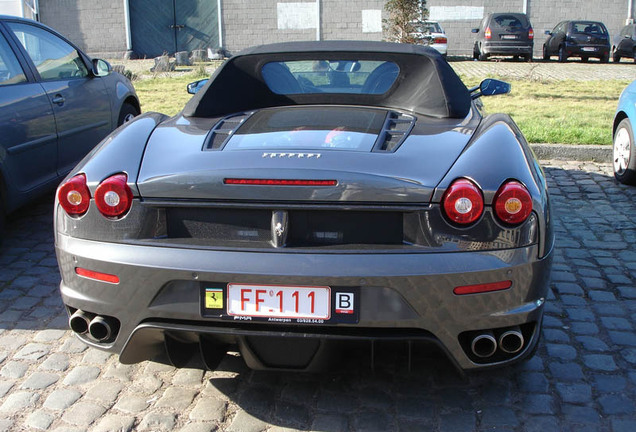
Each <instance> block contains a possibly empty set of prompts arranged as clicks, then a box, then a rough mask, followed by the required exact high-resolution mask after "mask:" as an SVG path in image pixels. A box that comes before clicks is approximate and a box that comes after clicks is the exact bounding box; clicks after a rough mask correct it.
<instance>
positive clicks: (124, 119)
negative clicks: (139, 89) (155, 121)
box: [117, 103, 139, 126]
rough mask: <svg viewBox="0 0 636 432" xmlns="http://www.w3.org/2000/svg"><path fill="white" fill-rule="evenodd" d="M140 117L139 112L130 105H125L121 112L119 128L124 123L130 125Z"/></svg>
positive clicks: (118, 122) (118, 121)
mask: <svg viewBox="0 0 636 432" xmlns="http://www.w3.org/2000/svg"><path fill="white" fill-rule="evenodd" d="M138 115H139V110H138V109H137V108H135V107H134V106H133V105H131V104H129V103H125V104H123V105H122V107H121V111H119V120H117V126H121V125H123V124H124V123H128V122H129V121H131V120H132V119H134V118H135V117H137V116H138Z"/></svg>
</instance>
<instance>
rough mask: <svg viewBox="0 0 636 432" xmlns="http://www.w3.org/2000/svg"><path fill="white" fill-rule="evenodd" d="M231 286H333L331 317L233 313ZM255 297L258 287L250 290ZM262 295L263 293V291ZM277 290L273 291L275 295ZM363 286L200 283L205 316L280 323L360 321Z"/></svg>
mask: <svg viewBox="0 0 636 432" xmlns="http://www.w3.org/2000/svg"><path fill="white" fill-rule="evenodd" d="M231 286H244V287H251V289H253V290H254V289H263V290H264V289H266V290H267V291H268V292H267V295H268V296H269V290H277V289H278V288H282V289H283V290H287V289H290V288H291V289H293V288H299V289H300V290H302V291H303V292H305V293H307V292H308V291H306V290H311V289H316V288H319V289H329V305H328V309H329V311H330V314H329V316H328V317H324V316H323V317H308V316H285V317H283V316H276V314H273V315H271V316H259V315H251V314H249V313H248V314H235V313H232V310H233V309H232V307H230V305H229V300H230V290H231V289H233V288H231ZM250 295H251V296H252V300H254V299H255V291H252V292H251V293H250ZM261 296H263V294H262V293H261ZM275 296H276V291H274V292H273V297H275ZM360 300H361V299H360V288H359V287H343V286H310V285H272V284H254V283H249V284H244V283H239V282H228V283H214V282H201V283H200V311H201V316H202V317H203V318H219V319H222V320H230V321H235V322H269V323H280V324H304V325H311V324H357V323H358V322H359V320H360Z"/></svg>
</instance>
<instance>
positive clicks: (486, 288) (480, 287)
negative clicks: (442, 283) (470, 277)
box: [453, 280, 512, 295]
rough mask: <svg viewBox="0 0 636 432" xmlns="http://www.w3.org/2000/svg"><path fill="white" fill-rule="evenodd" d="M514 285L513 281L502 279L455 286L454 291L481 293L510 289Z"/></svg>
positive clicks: (458, 292)
mask: <svg viewBox="0 0 636 432" xmlns="http://www.w3.org/2000/svg"><path fill="white" fill-rule="evenodd" d="M511 286H512V281H509V280H507V281H501V282H492V283H485V284H477V285H464V286H458V287H455V289H454V290H453V292H454V293H455V294H457V295H464V294H479V293H485V292H491V291H501V290H505V289H508V288H510V287H511Z"/></svg>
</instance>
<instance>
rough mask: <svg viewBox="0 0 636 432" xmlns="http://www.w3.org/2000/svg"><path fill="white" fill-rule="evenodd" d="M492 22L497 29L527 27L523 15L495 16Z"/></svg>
mask: <svg viewBox="0 0 636 432" xmlns="http://www.w3.org/2000/svg"><path fill="white" fill-rule="evenodd" d="M492 21H493V23H494V24H495V25H496V26H497V27H506V28H508V27H512V28H523V27H525V26H526V25H527V24H526V23H527V19H526V17H524V16H523V15H495V16H493V18H492Z"/></svg>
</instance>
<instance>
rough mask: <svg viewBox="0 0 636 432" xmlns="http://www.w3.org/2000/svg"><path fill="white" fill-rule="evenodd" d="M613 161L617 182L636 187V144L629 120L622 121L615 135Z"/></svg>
mask: <svg viewBox="0 0 636 432" xmlns="http://www.w3.org/2000/svg"><path fill="white" fill-rule="evenodd" d="M612 160H613V165H614V177H616V180H618V181H619V182H621V183H623V184H628V185H636V142H634V131H633V130H632V125H631V123H630V121H629V119H628V118H625V119H623V120H621V122H620V123H619V124H618V127H617V128H616V132H615V133H614V145H613V152H612Z"/></svg>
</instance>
